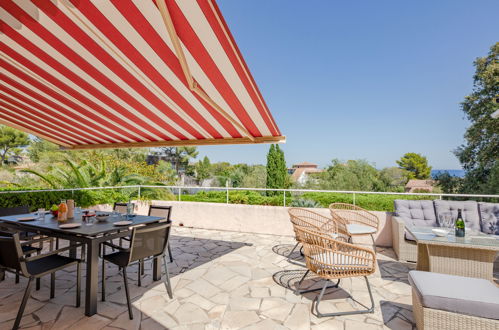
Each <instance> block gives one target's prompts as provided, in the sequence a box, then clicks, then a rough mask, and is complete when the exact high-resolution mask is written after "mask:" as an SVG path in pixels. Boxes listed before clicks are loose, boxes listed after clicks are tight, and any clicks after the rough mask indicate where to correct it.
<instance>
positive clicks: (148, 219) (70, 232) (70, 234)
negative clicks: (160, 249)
mask: <svg viewBox="0 0 499 330" xmlns="http://www.w3.org/2000/svg"><path fill="white" fill-rule="evenodd" d="M27 217H34V218H35V220H32V221H20V220H19V218H27ZM125 217H126V216H122V217H121V219H114V220H115V221H113V219H112V217H109V219H108V220H107V221H104V222H97V221H95V220H94V222H93V224H92V225H87V223H86V222H82V219H81V216H80V217H78V218H75V219H68V220H67V221H65V222H64V223H65V224H66V223H80V224H81V226H80V227H77V228H72V229H62V228H60V227H59V225H60V223H59V222H58V221H57V219H56V218H54V217H52V215H51V214H46V215H45V219H43V220H42V219H40V220H38V219H36V215H34V214H33V213H29V214H17V215H12V216H2V217H0V222H1V225H2V227H9V228H12V229H13V230H17V231H28V232H34V233H38V234H40V235H45V236H49V237H55V238H60V239H64V240H68V241H69V242H70V244H74V243H81V244H84V245H85V246H86V249H87V253H86V266H87V267H86V268H87V269H86V285H85V315H87V316H92V315H94V314H96V313H97V295H98V276H99V245H100V244H101V243H103V242H106V241H110V240H112V239H116V238H119V237H125V236H128V235H130V233H131V231H132V228H133V227H134V226H138V225H148V224H152V223H157V222H160V221H162V220H164V221H166V219H164V218H161V217H152V216H144V215H134V216H132V217H129V218H128V219H125ZM118 220H119V221H123V220H130V221H132V223H131V224H129V225H127V226H116V225H114V222H116V221H118ZM70 253H72V254H73V255H75V254H76V250H73V251H70ZM160 279H161V258H155V259H154V261H153V280H154V281H158V280H160Z"/></svg>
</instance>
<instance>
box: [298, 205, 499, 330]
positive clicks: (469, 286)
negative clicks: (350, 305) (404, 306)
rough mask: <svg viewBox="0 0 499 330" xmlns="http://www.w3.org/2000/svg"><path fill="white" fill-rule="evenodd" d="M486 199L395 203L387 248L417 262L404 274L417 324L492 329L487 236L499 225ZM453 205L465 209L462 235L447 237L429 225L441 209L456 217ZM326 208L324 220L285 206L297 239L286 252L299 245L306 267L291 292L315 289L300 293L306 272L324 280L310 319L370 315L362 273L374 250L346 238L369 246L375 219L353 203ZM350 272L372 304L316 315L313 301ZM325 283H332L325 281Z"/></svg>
mask: <svg viewBox="0 0 499 330" xmlns="http://www.w3.org/2000/svg"><path fill="white" fill-rule="evenodd" d="M490 204H492V203H476V202H469V201H468V202H453V201H452V202H451V201H435V208H433V201H405V200H404V201H401V200H397V201H395V209H396V210H397V215H396V216H395V217H394V218H393V228H394V230H393V235H394V249H395V251H396V253H397V255H398V256H399V258H401V257H402V258H408V259H412V260H414V261H415V260H416V259H417V262H418V264H417V270H415V271H411V272H409V278H408V280H409V283H410V284H411V286H412V287H413V290H412V299H413V314H414V318H415V321H416V324H417V327H418V329H499V287H498V286H497V285H496V284H494V282H493V265H494V259H495V258H496V255H497V252H498V251H499V238H498V237H497V236H494V235H491V234H498V233H499V232H496V231H494V232H493V233H490V231H489V230H499V229H497V227H494V225H496V223H497V224H499V217H498V215H499V212H497V211H498V210H499V205H498V204H492V205H490ZM473 205H475V208H473ZM430 206H431V207H430ZM437 206H438V207H437ZM458 208H462V209H463V210H464V218H465V222H466V227H467V231H468V234H467V235H466V236H465V237H463V238H459V237H455V236H454V234H453V232H451V231H449V235H447V236H444V237H438V236H436V235H435V234H434V233H433V232H432V228H434V227H436V226H438V224H439V222H438V221H437V220H436V219H437V218H438V215H439V214H441V213H443V212H444V210H445V212H449V213H450V216H451V217H453V218H455V216H456V215H457V209H458ZM329 209H330V213H331V218H329V217H327V216H323V215H320V214H318V213H316V212H313V211H311V210H307V209H298V208H291V209H289V215H290V218H291V222H292V224H293V228H294V231H295V237H296V240H297V245H296V246H295V247H294V248H293V251H291V253H293V252H294V250H295V249H296V248H297V247H298V245H299V244H301V245H302V249H301V250H300V251H301V252H302V254H303V255H304V257H305V261H306V267H307V272H306V273H305V275H304V276H303V278H302V279H301V280H300V281H299V282H298V289H297V293H304V292H310V291H317V290H318V289H315V290H307V291H300V290H299V286H300V284H301V283H302V281H303V279H304V278H305V277H306V276H307V275H308V274H309V273H310V272H312V273H314V274H315V275H317V276H319V277H320V278H322V279H324V280H325V283H324V285H323V287H322V288H321V289H320V290H321V291H320V293H319V294H318V296H317V297H316V298H315V301H314V302H315V314H316V316H318V317H322V316H338V315H347V314H359V313H372V312H373V310H374V300H373V298H372V293H371V289H370V286H369V281H368V275H370V274H372V273H374V272H375V269H376V254H375V249H373V250H371V249H367V248H364V247H360V246H357V245H355V244H353V242H352V237H355V236H356V235H371V237H372V238H373V245H374V236H373V235H374V234H376V233H377V232H378V230H379V222H378V221H377V218H376V216H375V215H374V214H372V213H370V212H368V211H366V210H363V209H361V208H359V207H356V206H353V205H348V204H342V203H335V204H331V205H330V208H329ZM435 210H438V211H435ZM478 210H480V215H478ZM494 210H496V211H494ZM473 211H476V214H475V213H473ZM439 212H440V213H439ZM487 212H492V213H487ZM492 215H493V217H492ZM421 224H422V225H421ZM484 226H485V227H484ZM480 229H481V231H479V230H480ZM402 240H403V241H402ZM411 241H412V242H411ZM395 245H397V246H395ZM291 253H290V255H291ZM288 258H289V257H288ZM355 276H363V277H365V279H366V283H367V288H368V292H369V297H370V299H371V303H372V306H371V307H370V308H366V309H364V310H354V311H350V312H336V313H327V314H322V313H321V312H320V311H319V308H318V306H319V304H320V302H321V299H322V298H323V296H324V293H325V291H326V289H328V288H337V287H338V286H339V284H340V280H341V279H342V278H348V277H355ZM331 280H336V283H334V284H333V285H329V284H330V281H331Z"/></svg>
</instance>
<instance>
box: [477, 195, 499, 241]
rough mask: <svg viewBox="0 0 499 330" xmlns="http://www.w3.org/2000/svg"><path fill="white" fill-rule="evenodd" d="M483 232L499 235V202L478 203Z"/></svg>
mask: <svg viewBox="0 0 499 330" xmlns="http://www.w3.org/2000/svg"><path fill="white" fill-rule="evenodd" d="M478 210H479V211H480V227H481V230H482V232H483V233H486V234H492V235H499V203H483V202H479V203H478Z"/></svg>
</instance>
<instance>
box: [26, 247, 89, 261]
mask: <svg viewBox="0 0 499 330" xmlns="http://www.w3.org/2000/svg"><path fill="white" fill-rule="evenodd" d="M80 246H83V244H82V243H77V244H74V245H70V246H66V247H63V248H60V249H57V250H53V251H49V252H46V253H43V254H38V255H36V256H33V257H25V256H22V257H21V258H20V259H21V261H26V262H29V261H35V260H38V259H43V258H45V257H48V256H51V255H54V254H59V253H61V252H64V251H67V250H71V249H76V248H78V247H80Z"/></svg>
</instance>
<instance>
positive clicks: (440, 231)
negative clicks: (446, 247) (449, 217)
mask: <svg viewBox="0 0 499 330" xmlns="http://www.w3.org/2000/svg"><path fill="white" fill-rule="evenodd" d="M431 231H432V233H433V234H435V235H437V236H438V237H444V236H447V234H449V230H448V229H443V228H433V229H432V230H431Z"/></svg>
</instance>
